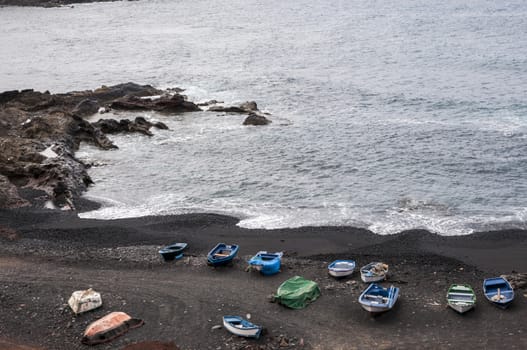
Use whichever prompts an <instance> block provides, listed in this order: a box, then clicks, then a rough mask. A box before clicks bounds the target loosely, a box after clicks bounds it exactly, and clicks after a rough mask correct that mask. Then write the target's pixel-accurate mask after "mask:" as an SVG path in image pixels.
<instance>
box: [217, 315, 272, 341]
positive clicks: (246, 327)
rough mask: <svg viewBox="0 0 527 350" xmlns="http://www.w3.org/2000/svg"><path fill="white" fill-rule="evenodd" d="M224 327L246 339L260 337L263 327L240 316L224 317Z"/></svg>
mask: <svg viewBox="0 0 527 350" xmlns="http://www.w3.org/2000/svg"><path fill="white" fill-rule="evenodd" d="M223 326H224V327H225V329H226V330H228V331H229V332H231V333H232V334H235V335H238V336H240V337H246V338H256V339H258V338H259V337H260V334H261V333H262V329H263V327H261V326H257V325H255V324H252V323H251V322H249V321H247V320H245V319H243V318H241V317H240V316H223Z"/></svg>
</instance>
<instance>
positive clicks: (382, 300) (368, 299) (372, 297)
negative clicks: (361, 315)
mask: <svg viewBox="0 0 527 350" xmlns="http://www.w3.org/2000/svg"><path fill="white" fill-rule="evenodd" d="M398 297H399V288H397V287H394V286H390V287H389V288H383V287H382V286H379V285H378V284H375V283H372V284H370V285H369V286H368V288H366V289H365V290H364V292H362V293H361V295H360V296H359V303H360V305H361V306H362V308H363V309H364V310H366V311H369V312H371V313H373V314H376V313H381V312H385V311H388V310H390V309H391V308H393V306H394V305H395V302H396V301H397V298H398Z"/></svg>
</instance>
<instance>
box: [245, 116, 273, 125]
mask: <svg viewBox="0 0 527 350" xmlns="http://www.w3.org/2000/svg"><path fill="white" fill-rule="evenodd" d="M269 123H271V121H270V120H269V119H267V118H266V117H264V116H263V115H260V114H256V113H249V115H248V116H247V118H245V120H244V121H243V125H267V124H269Z"/></svg>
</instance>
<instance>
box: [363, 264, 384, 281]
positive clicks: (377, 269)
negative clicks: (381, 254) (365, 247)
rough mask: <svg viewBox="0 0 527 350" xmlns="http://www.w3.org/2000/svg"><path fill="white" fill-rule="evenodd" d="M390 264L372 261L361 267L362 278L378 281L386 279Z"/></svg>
mask: <svg viewBox="0 0 527 350" xmlns="http://www.w3.org/2000/svg"><path fill="white" fill-rule="evenodd" d="M387 275H388V265H386V264H385V263H382V262H372V263H369V264H368V265H366V266H363V267H362V268H361V269H360V278H361V279H362V280H363V281H364V282H366V283H371V282H378V281H382V280H384V279H386V276H387Z"/></svg>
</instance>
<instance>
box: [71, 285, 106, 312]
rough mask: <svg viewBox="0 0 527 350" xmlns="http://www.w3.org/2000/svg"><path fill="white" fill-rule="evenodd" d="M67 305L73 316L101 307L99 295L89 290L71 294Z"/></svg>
mask: <svg viewBox="0 0 527 350" xmlns="http://www.w3.org/2000/svg"><path fill="white" fill-rule="evenodd" d="M68 305H69V306H70V308H71V310H73V312H74V313H75V314H81V313H83V312H86V311H90V310H94V309H97V308H98V307H101V306H102V299H101V294H100V293H97V292H96V291H94V290H93V289H91V288H89V289H86V290H77V291H75V292H73V293H72V294H71V297H70V298H69V300H68Z"/></svg>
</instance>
